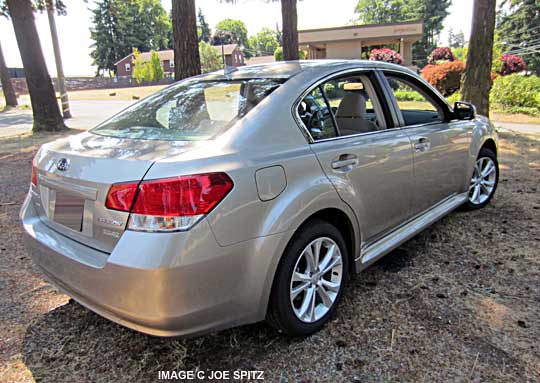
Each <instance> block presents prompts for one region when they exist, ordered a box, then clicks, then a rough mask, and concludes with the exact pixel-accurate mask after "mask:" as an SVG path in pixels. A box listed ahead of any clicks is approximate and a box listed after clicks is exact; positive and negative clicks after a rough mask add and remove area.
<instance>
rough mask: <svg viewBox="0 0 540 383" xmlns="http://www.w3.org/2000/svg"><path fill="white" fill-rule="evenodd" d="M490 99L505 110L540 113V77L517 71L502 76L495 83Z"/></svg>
mask: <svg viewBox="0 0 540 383" xmlns="http://www.w3.org/2000/svg"><path fill="white" fill-rule="evenodd" d="M490 99H491V102H492V103H493V104H495V105H496V106H497V107H499V108H502V109H503V110H505V111H509V112H514V113H515V112H516V111H518V110H519V112H521V113H524V112H526V113H528V114H537V113H540V77H538V76H523V75H521V74H517V73H514V74H510V75H508V76H500V77H498V78H497V79H496V80H495V81H494V83H493V88H492V89H491V94H490Z"/></svg>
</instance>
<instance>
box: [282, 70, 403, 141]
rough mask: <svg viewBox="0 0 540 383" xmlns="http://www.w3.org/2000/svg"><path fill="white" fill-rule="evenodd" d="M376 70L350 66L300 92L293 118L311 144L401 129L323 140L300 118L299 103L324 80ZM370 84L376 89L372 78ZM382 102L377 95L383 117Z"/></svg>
mask: <svg viewBox="0 0 540 383" xmlns="http://www.w3.org/2000/svg"><path fill="white" fill-rule="evenodd" d="M375 71H377V68H348V69H345V70H341V71H337V72H333V73H330V74H328V75H326V76H324V77H322V78H320V79H318V80H317V81H316V82H314V83H313V84H311V85H310V86H309V87H308V88H307V89H306V90H305V91H303V92H302V93H301V94H300V96H298V97H297V98H296V100H295V101H294V102H293V105H292V110H291V112H292V115H293V119H294V121H295V122H296V125H298V128H299V129H300V131H301V133H302V134H303V135H304V137H305V138H306V140H307V141H308V143H309V144H316V143H319V142H328V141H332V140H342V139H347V138H352V137H358V136H365V135H371V134H375V133H383V132H388V131H392V130H399V127H396V128H388V127H387V128H386V129H384V130H375V131H373V132H364V133H358V134H351V135H348V136H337V137H330V138H324V139H322V140H317V141H315V140H314V139H313V137H312V136H311V133H310V132H309V130H308V128H307V127H306V126H305V125H304V122H303V121H302V119H301V118H300V114H299V113H298V105H300V103H301V102H302V100H303V99H304V97H306V96H307V95H308V94H309V93H311V91H313V90H314V89H315V88H317V87H318V86H320V85H321V84H323V83H324V82H326V81H328V80H330V79H332V78H334V77H338V76H341V75H346V74H350V73H358V74H360V75H364V76H365V75H366V73H362V72H374V73H375ZM399 73H401V72H399ZM368 80H370V79H368ZM369 86H370V87H371V89H372V90H373V91H374V88H373V86H372V84H371V80H370V83H369ZM374 93H375V94H376V92H374ZM380 102H381V101H380V100H379V99H378V97H377V103H378V104H379V105H378V108H379V110H380V112H381V113H382V114H383V117H384V111H383V110H382V108H381V105H380ZM384 124H385V126H386V119H385V120H384Z"/></svg>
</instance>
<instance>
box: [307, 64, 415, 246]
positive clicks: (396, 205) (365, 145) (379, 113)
mask: <svg viewBox="0 0 540 383" xmlns="http://www.w3.org/2000/svg"><path fill="white" fill-rule="evenodd" d="M375 81H376V79H375V77H374V74H373V73H372V72H366V71H363V72H352V73H345V74H341V75H336V76H334V77H332V78H330V79H328V80H327V81H324V82H322V83H320V84H318V85H317V86H315V87H314V88H312V89H311V90H310V91H308V92H307V93H306V95H305V97H304V98H303V100H302V101H301V102H300V104H299V109H298V112H299V115H300V117H301V119H302V121H303V123H304V126H305V128H306V129H307V131H308V132H309V133H310V135H311V137H312V138H313V143H312V145H311V148H312V150H313V151H314V152H315V154H316V155H317V158H318V160H319V162H320V164H321V166H322V168H323V170H324V171H325V173H326V175H327V176H328V177H329V179H330V180H331V181H332V183H333V185H334V186H335V188H336V190H337V191H338V193H339V195H340V197H341V198H342V199H343V200H344V201H345V202H346V203H347V204H348V205H349V206H351V208H352V209H353V210H354V211H355V213H356V214H357V217H358V219H359V223H360V226H361V230H362V236H363V237H362V240H363V242H364V244H366V243H370V242H372V241H374V240H376V239H377V238H379V237H380V236H382V235H384V233H386V232H388V231H389V230H391V229H392V228H395V227H396V226H398V225H399V224H401V223H403V222H404V221H405V220H407V219H408V218H409V217H410V214H411V212H410V204H411V198H412V188H413V162H412V150H411V142H410V139H409V137H408V136H407V135H406V134H405V133H404V132H402V131H401V130H400V129H399V128H390V129H389V128H388V127H389V126H391V125H392V121H391V117H390V115H389V109H388V108H386V109H385V105H381V103H380V102H379V96H378V95H377V93H378V92H377V89H380V88H377V86H378V84H377V83H376V82H375ZM385 111H386V113H385ZM385 115H386V116H385Z"/></svg>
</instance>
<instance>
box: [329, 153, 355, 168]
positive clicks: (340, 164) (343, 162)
mask: <svg viewBox="0 0 540 383" xmlns="http://www.w3.org/2000/svg"><path fill="white" fill-rule="evenodd" d="M356 165H358V157H356V156H355V155H354V154H342V155H341V156H339V159H337V160H335V161H333V162H332V169H343V168H346V167H348V166H351V167H352V166H356Z"/></svg>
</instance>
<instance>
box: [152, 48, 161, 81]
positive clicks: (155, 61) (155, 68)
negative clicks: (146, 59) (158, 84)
mask: <svg viewBox="0 0 540 383" xmlns="http://www.w3.org/2000/svg"><path fill="white" fill-rule="evenodd" d="M149 67H150V68H151V69H150V71H151V72H152V77H153V79H152V80H153V81H159V80H161V79H162V78H163V75H164V73H163V67H162V66H161V60H160V59H159V54H158V53H157V52H156V51H152V52H151V53H150V65H149Z"/></svg>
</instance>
